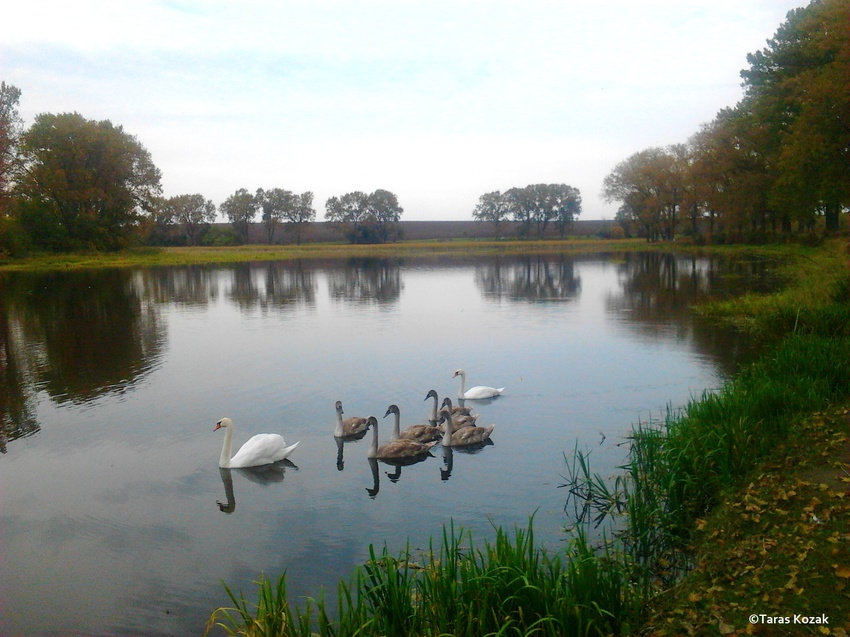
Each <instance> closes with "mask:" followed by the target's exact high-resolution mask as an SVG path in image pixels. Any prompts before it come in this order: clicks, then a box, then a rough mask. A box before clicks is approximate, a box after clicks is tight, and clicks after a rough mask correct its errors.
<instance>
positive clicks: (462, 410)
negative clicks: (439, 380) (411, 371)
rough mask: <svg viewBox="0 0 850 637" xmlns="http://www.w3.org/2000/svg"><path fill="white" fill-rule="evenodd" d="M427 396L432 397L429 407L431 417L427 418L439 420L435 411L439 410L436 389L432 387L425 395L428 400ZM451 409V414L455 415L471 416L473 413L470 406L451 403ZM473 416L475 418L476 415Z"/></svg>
mask: <svg viewBox="0 0 850 637" xmlns="http://www.w3.org/2000/svg"><path fill="white" fill-rule="evenodd" d="M429 398H433V399H434V406H433V407H431V417H430V418H429V420H434V421H436V420H439V416H437V412H438V411H439V409H438V408H439V403H438V402H437V401H438V400H439V397H438V396H437V391H436V390H434V389H432V390H430V391H429V392H428V393H427V394H426V395H425V400H428V399H429ZM450 402H451V401H450ZM445 404H446V402H445V401H443V405H445ZM451 410H452V414H453V415H455V416H472V415H473V414H472V408H471V407H464V406H462V405H453V406H451ZM475 417H476V418H477V416H475Z"/></svg>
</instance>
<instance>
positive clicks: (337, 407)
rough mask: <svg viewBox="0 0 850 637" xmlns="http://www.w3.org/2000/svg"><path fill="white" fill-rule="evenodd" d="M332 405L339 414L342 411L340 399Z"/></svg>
mask: <svg viewBox="0 0 850 637" xmlns="http://www.w3.org/2000/svg"><path fill="white" fill-rule="evenodd" d="M334 407H336V410H337V412H338V413H340V414H341V413H344V412H343V411H342V401H341V400H338V401H336V404H335V405H334Z"/></svg>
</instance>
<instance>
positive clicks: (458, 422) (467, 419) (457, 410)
mask: <svg viewBox="0 0 850 637" xmlns="http://www.w3.org/2000/svg"><path fill="white" fill-rule="evenodd" d="M442 406H443V407H444V408H447V409H448V410H449V412H451V414H452V418H453V419H454V423H455V429H460V428H461V427H469V426H472V425H474V424H475V421H476V420H478V414H472V413H468V409H469V408H468V407H456V406H453V405H452V399H451V398H449V397H448V396H446V397H445V398H443V405H442ZM464 412H467V413H464Z"/></svg>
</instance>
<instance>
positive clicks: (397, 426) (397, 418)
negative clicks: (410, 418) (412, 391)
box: [393, 412, 401, 438]
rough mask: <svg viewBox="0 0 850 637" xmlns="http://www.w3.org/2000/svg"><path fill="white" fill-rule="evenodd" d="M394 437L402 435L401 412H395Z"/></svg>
mask: <svg viewBox="0 0 850 637" xmlns="http://www.w3.org/2000/svg"><path fill="white" fill-rule="evenodd" d="M393 418H394V419H393V438H398V437H399V436H400V435H401V414H399V413H398V412H395V413H393Z"/></svg>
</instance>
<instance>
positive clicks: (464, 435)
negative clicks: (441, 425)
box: [440, 407, 496, 447]
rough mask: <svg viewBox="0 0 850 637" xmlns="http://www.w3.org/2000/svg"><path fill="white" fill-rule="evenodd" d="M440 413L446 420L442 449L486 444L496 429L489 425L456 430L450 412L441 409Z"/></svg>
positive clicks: (494, 426)
mask: <svg viewBox="0 0 850 637" xmlns="http://www.w3.org/2000/svg"><path fill="white" fill-rule="evenodd" d="M440 413H441V414H442V416H443V417H444V418H445V419H446V433H444V434H443V446H444V447H467V446H469V445H478V444H481V443H484V442H487V440H489V439H490V434H492V433H493V430H494V429H495V428H496V425H489V426H487V427H462V428H460V429H456V428H455V424H454V420H453V419H452V413H451V411H449V410H448V409H446V408H445V407H443V410H442V411H441V412H440Z"/></svg>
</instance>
